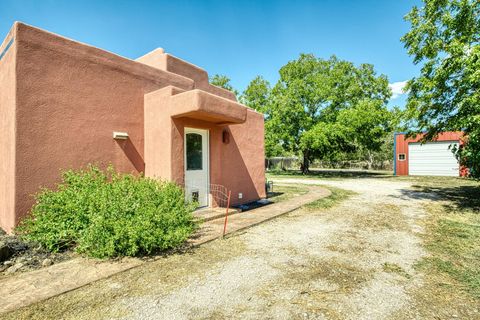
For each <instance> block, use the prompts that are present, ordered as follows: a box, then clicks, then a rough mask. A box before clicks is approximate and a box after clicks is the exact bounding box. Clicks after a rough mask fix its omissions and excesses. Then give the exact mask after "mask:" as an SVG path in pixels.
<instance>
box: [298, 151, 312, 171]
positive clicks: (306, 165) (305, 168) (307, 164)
mask: <svg viewBox="0 0 480 320" xmlns="http://www.w3.org/2000/svg"><path fill="white" fill-rule="evenodd" d="M300 170H302V174H308V173H309V172H310V160H308V152H306V151H305V152H303V163H302V165H301V166H300Z"/></svg>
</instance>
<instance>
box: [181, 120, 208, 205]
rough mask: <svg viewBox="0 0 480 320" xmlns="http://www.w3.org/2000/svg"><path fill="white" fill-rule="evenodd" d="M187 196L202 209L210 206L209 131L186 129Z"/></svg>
mask: <svg viewBox="0 0 480 320" xmlns="http://www.w3.org/2000/svg"><path fill="white" fill-rule="evenodd" d="M184 140H185V145H184V150H185V154H184V159H185V196H186V198H187V200H189V201H191V200H195V201H197V202H198V205H199V206H200V207H205V206H208V195H209V190H208V189H209V188H208V186H209V179H208V177H209V173H208V171H209V167H210V164H209V158H208V155H209V146H208V130H202V129H193V128H185V139H184Z"/></svg>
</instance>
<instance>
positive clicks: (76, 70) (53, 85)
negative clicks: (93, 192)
mask: <svg viewBox="0 0 480 320" xmlns="http://www.w3.org/2000/svg"><path fill="white" fill-rule="evenodd" d="M15 28H16V39H15V44H16V51H17V95H16V96H17V101H16V104H17V114H16V119H17V123H16V129H17V130H16V132H17V136H16V171H15V182H16V183H15V185H16V187H15V191H16V192H15V193H16V199H17V200H18V201H17V202H16V206H15V212H17V214H19V215H18V216H17V217H16V219H15V221H14V223H17V222H18V221H19V219H20V218H21V217H22V216H23V215H25V214H26V213H27V212H28V211H29V209H30V207H31V205H32V204H33V197H32V194H34V193H35V192H36V191H38V188H39V186H46V187H53V186H54V185H55V183H56V182H58V179H59V174H60V169H68V168H78V167H81V166H85V165H86V164H88V163H98V164H100V165H106V164H108V163H112V164H113V165H114V166H115V167H116V168H117V169H118V170H119V171H122V172H140V171H143V170H144V160H143V150H144V143H143V119H144V115H143V99H144V95H145V94H146V93H148V92H150V91H154V90H157V89H159V88H162V87H164V86H166V85H171V84H174V85H175V86H177V87H180V88H183V89H186V90H188V89H192V88H193V87H194V83H193V81H192V80H191V79H188V78H185V77H182V76H179V75H176V74H172V73H170V72H166V71H163V70H158V69H155V68H152V67H150V66H147V65H144V64H141V63H137V62H134V61H131V60H128V59H125V58H122V57H119V56H116V55H114V54H111V53H108V52H105V51H103V50H99V49H96V48H94V47H90V46H87V45H83V44H80V43H77V42H74V41H71V40H68V39H65V38H62V37H59V36H56V35H53V34H50V33H48V32H45V31H42V30H38V29H35V28H32V27H29V26H26V25H24V24H16V26H15ZM113 131H126V132H128V133H129V136H130V139H129V140H127V141H126V142H120V143H118V142H116V141H115V140H113V139H112V133H113ZM25 199H27V200H25ZM6 227H7V229H11V228H12V227H13V224H12V221H9V223H8V224H7V225H6Z"/></svg>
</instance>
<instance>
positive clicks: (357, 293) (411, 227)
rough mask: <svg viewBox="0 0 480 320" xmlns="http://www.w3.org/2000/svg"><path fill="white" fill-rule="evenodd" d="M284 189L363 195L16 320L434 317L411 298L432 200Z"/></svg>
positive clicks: (357, 188)
mask: <svg viewBox="0 0 480 320" xmlns="http://www.w3.org/2000/svg"><path fill="white" fill-rule="evenodd" d="M281 181H282V182H281V183H286V182H289V183H295V182H301V183H310V184H324V185H331V186H335V187H340V188H344V189H349V190H352V191H354V192H356V195H354V196H352V197H351V198H350V199H348V200H346V201H344V202H343V203H341V204H340V205H337V206H335V207H333V208H331V209H328V210H312V209H300V210H296V211H294V212H292V213H290V214H288V215H286V216H283V217H280V218H277V219H275V220H272V221H270V222H267V223H264V224H261V225H258V226H256V227H254V228H251V229H248V230H246V231H244V232H243V233H242V234H239V235H237V236H234V237H231V238H229V239H226V240H219V241H214V242H212V243H209V244H206V245H204V246H202V247H200V248H198V249H196V250H194V251H193V252H191V254H179V255H173V256H168V257H166V258H165V259H161V260H159V261H155V262H152V263H151V264H148V265H146V266H145V267H141V268H137V269H134V270H131V271H128V272H125V273H122V274H119V275H117V276H114V277H112V278H110V279H106V280H103V281H100V282H98V283H95V284H93V285H91V286H88V287H86V288H82V289H80V290H76V291H74V292H71V293H68V294H65V295H62V296H60V297H57V298H54V299H51V300H49V301H46V302H44V303H41V304H39V305H36V306H33V307H30V308H28V309H25V310H21V311H20V312H17V313H15V314H12V315H10V316H11V317H12V318H13V317H14V318H39V319H44V318H49V317H51V318H64V319H92V318H95V319H97V318H100V319H101V318H105V319H389V318H394V319H412V318H427V317H425V314H424V313H423V312H424V311H422V310H421V309H418V308H417V303H416V301H415V298H414V293H415V292H417V291H418V290H420V289H421V288H422V286H423V283H424V276H423V275H422V274H420V273H418V272H417V271H416V270H415V269H414V264H415V262H416V261H418V260H419V259H421V258H422V256H424V255H425V254H426V252H425V251H424V249H423V247H422V243H421V237H420V235H421V233H422V232H423V229H422V223H421V221H422V219H424V216H425V212H424V211H423V209H422V208H423V206H422V201H428V200H421V199H414V198H413V199H412V197H405V196H404V193H402V190H405V189H407V188H408V187H409V184H408V183H406V182H398V181H391V180H383V179H361V180H360V179H352V180H339V181H332V180H325V181H322V180H303V179H302V180H292V179H290V180H281ZM279 183H280V182H279ZM448 316H450V317H455V316H456V315H455V314H451V315H445V318H447V317H448ZM439 318H441V319H443V318H444V317H443V316H442V317H439Z"/></svg>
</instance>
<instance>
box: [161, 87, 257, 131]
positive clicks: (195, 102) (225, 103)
mask: <svg viewBox="0 0 480 320" xmlns="http://www.w3.org/2000/svg"><path fill="white" fill-rule="evenodd" d="M170 103H171V107H172V108H171V110H172V113H171V116H172V118H181V117H186V118H192V119H198V120H203V121H208V122H212V123H215V124H218V125H226V124H238V123H244V122H245V121H246V119H247V107H245V106H244V105H242V104H240V103H237V102H235V101H232V100H229V99H225V98H222V97H219V96H216V95H213V94H211V93H208V92H205V91H202V90H199V89H194V90H190V91H185V92H182V93H178V94H175V95H173V96H172V97H171V100H170Z"/></svg>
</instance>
